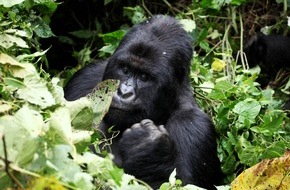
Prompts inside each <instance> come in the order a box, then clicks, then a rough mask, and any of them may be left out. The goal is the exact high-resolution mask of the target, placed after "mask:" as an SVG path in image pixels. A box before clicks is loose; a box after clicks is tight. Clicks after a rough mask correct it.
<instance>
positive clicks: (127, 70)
mask: <svg viewBox="0 0 290 190" xmlns="http://www.w3.org/2000/svg"><path fill="white" fill-rule="evenodd" d="M122 72H123V73H124V74H125V75H127V74H129V69H128V67H127V66H123V67H122Z"/></svg>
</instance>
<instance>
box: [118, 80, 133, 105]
mask: <svg viewBox="0 0 290 190" xmlns="http://www.w3.org/2000/svg"><path fill="white" fill-rule="evenodd" d="M117 94H118V96H119V97H120V98H121V99H123V101H132V100H134V99H135V91H134V87H133V86H131V85H126V84H124V83H123V84H121V85H120V87H119V89H118V91H117Z"/></svg>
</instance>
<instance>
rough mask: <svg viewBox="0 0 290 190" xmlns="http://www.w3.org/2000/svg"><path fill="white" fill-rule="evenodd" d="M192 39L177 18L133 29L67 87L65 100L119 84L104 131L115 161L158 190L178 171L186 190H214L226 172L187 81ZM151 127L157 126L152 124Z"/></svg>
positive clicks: (213, 135) (160, 19) (161, 18)
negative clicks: (105, 83) (192, 189)
mask: <svg viewBox="0 0 290 190" xmlns="http://www.w3.org/2000/svg"><path fill="white" fill-rule="evenodd" d="M192 53H193V49H192V45H191V38H190V36H189V35H188V34H187V33H186V32H185V30H184V29H183V28H182V26H181V25H180V24H179V23H178V22H177V21H176V20H175V19H174V18H172V17H167V16H154V17H152V18H151V19H149V20H147V21H145V22H143V23H141V24H139V25H137V26H134V27H133V28H132V29H131V30H130V31H129V32H128V33H127V34H126V36H125V37H124V39H123V40H122V41H121V43H120V45H119V47H118V48H117V49H116V51H115V52H114V54H113V55H112V56H111V57H110V58H109V59H108V61H105V62H102V63H94V64H91V65H88V66H86V67H84V68H83V69H81V70H80V71H79V72H77V73H76V74H75V75H74V76H73V78H72V79H71V80H70V81H69V83H68V84H67V86H66V87H65V97H66V99H67V100H75V99H77V98H79V97H82V96H85V95H86V94H88V93H90V92H91V91H92V89H93V88H94V87H95V86H96V84H97V83H98V82H100V81H102V80H106V79H118V80H120V86H119V88H118V90H117V92H116V93H115V95H114V97H113V100H112V103H111V106H110V109H109V111H108V113H107V114H106V116H105V117H104V119H103V121H102V123H101V125H100V129H101V130H102V131H103V132H104V133H105V134H106V136H107V138H110V137H111V134H110V133H109V132H108V129H109V128H110V127H112V126H114V128H113V129H114V130H118V131H120V134H119V135H118V136H117V137H116V138H114V139H113V144H112V147H111V148H112V153H113V155H114V156H115V159H114V161H115V163H116V164H117V165H119V166H120V167H123V168H124V170H125V172H126V173H129V174H132V175H134V176H136V177H137V178H139V179H141V180H144V181H145V182H147V183H148V184H149V185H151V186H152V187H153V188H154V189H156V188H158V187H159V186H160V185H161V184H162V183H163V182H165V181H168V178H169V175H170V173H171V172H172V171H173V170H174V168H176V171H177V176H176V177H177V178H179V179H181V180H182V182H183V185H185V184H189V183H191V184H195V185H198V186H201V187H204V188H207V189H215V187H214V184H216V183H218V182H219V181H220V180H221V177H222V173H221V169H220V162H219V159H218V157H217V144H216V133H215V129H214V126H213V125H212V122H211V120H210V119H209V117H208V116H207V115H206V114H205V113H204V112H203V111H201V109H200V108H199V107H198V105H197V104H196V102H195V100H194V97H193V93H192V90H191V84H190V80H189V73H190V65H191V59H192ZM153 122H154V123H153Z"/></svg>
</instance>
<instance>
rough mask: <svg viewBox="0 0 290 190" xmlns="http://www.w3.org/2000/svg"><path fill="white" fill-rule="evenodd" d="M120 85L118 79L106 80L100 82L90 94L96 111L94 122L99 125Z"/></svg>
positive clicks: (89, 96)
mask: <svg viewBox="0 0 290 190" xmlns="http://www.w3.org/2000/svg"><path fill="white" fill-rule="evenodd" d="M118 86H119V81H117V80H111V79H109V80H106V81H103V82H101V83H99V84H98V85H97V86H96V88H94V90H93V92H92V93H91V94H89V95H88V98H89V100H90V101H91V102H92V105H93V111H94V113H95V119H94V123H95V125H96V126H99V124H100V122H101V121H102V119H103V117H104V116H105V114H106V113H107V112H108V110H109V107H110V105H111V101H112V98H113V95H114V93H115V92H116V90H117V88H118Z"/></svg>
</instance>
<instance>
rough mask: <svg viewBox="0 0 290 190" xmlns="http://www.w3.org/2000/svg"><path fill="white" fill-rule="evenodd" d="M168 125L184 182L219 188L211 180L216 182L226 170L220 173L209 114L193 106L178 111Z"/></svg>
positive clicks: (178, 169)
mask: <svg viewBox="0 0 290 190" xmlns="http://www.w3.org/2000/svg"><path fill="white" fill-rule="evenodd" d="M166 127H167V130H168V133H169V135H170V137H171V139H172V141H173V142H174V145H175V147H176V151H177V153H176V155H177V156H176V159H175V167H176V172H177V178H179V179H181V180H182V182H183V183H182V184H183V185H185V184H189V183H190V184H195V185H198V186H201V187H205V188H207V189H216V188H215V187H214V186H213V185H212V184H217V183H218V182H219V181H220V179H221V178H222V176H223V174H222V173H221V172H220V173H219V171H220V168H219V167H220V163H219V160H218V159H217V157H216V155H217V149H216V147H217V144H216V140H215V137H216V134H215V131H214V127H213V126H212V123H211V121H210V120H209V118H208V116H207V115H206V114H205V113H204V112H202V111H201V110H199V108H198V107H196V106H194V107H192V108H191V109H188V110H186V109H184V110H180V111H178V112H176V113H175V115H174V116H173V117H171V118H170V120H169V121H168V123H167V125H166ZM205 176H206V177H205Z"/></svg>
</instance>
